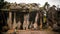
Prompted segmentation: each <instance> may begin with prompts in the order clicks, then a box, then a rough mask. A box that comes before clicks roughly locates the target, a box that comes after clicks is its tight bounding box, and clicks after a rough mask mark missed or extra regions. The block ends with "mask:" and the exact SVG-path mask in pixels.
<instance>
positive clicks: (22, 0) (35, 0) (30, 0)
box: [5, 0, 60, 7]
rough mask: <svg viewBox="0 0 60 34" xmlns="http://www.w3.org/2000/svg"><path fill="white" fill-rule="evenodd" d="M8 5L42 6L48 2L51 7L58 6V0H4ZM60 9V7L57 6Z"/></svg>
mask: <svg viewBox="0 0 60 34" xmlns="http://www.w3.org/2000/svg"><path fill="white" fill-rule="evenodd" d="M5 1H8V2H10V3H14V2H16V3H38V4H40V6H43V5H44V4H45V2H48V3H49V4H50V5H51V6H52V5H56V6H57V5H60V0H5ZM59 7H60V6H59Z"/></svg>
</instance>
